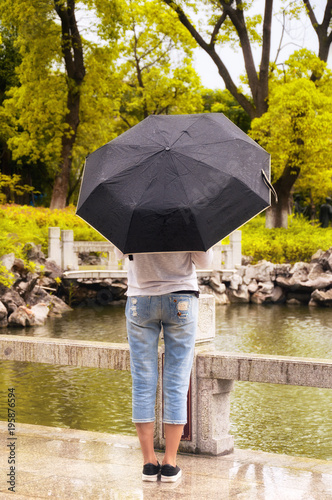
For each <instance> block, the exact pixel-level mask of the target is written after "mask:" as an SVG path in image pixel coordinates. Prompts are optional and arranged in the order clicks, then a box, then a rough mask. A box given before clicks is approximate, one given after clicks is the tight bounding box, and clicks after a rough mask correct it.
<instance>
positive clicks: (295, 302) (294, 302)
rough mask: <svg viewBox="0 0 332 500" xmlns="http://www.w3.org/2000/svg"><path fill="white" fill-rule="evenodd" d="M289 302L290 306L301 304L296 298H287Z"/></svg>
mask: <svg viewBox="0 0 332 500" xmlns="http://www.w3.org/2000/svg"><path fill="white" fill-rule="evenodd" d="M287 304H289V305H290V306H300V305H301V302H300V301H299V300H296V299H287Z"/></svg>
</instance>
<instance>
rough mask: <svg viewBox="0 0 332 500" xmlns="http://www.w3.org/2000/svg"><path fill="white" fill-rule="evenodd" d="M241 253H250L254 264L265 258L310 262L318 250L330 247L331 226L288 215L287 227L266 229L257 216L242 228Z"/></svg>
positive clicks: (263, 218) (260, 217)
mask: <svg viewBox="0 0 332 500" xmlns="http://www.w3.org/2000/svg"><path fill="white" fill-rule="evenodd" d="M241 229H242V253H243V255H247V256H252V257H253V263H257V262H258V261H259V260H262V259H266V260H268V261H270V262H273V263H276V264H277V263H279V264H282V263H284V262H289V263H295V262H300V261H302V262H310V260H311V257H312V255H313V254H314V253H316V252H317V250H319V249H322V250H328V249H329V248H330V247H331V246H332V227H329V228H326V229H324V228H321V227H320V226H319V225H318V224H314V225H312V224H311V222H310V221H308V220H307V219H305V218H304V217H294V216H290V217H289V224H288V229H283V228H277V229H266V228H265V217H264V216H263V215H260V216H258V217H256V218H255V219H253V220H251V221H250V222H248V223H247V224H245V225H244V226H243V227H242V228H241Z"/></svg>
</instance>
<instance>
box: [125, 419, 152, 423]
mask: <svg viewBox="0 0 332 500" xmlns="http://www.w3.org/2000/svg"><path fill="white" fill-rule="evenodd" d="M131 421H132V422H133V423H134V424H150V423H151V422H155V419H153V420H146V419H142V420H136V419H135V420H134V419H132V420H131Z"/></svg>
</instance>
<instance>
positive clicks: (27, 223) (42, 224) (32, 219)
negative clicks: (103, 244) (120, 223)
mask: <svg viewBox="0 0 332 500" xmlns="http://www.w3.org/2000/svg"><path fill="white" fill-rule="evenodd" d="M48 227H61V229H73V231H74V238H75V240H80V241H81V240H92V241H93V240H104V238H103V237H102V236H101V235H100V234H99V233H97V231H95V230H94V229H92V228H91V227H90V226H89V225H88V224H86V222H84V221H83V220H82V219H80V218H79V217H77V216H76V215H75V208H74V207H73V206H69V207H67V208H65V209H63V210H57V209H55V210H51V209H49V208H44V207H39V208H34V207H30V206H26V205H24V206H21V205H0V256H1V255H4V254H7V253H11V252H14V253H15V255H16V256H17V257H20V258H23V259H24V258H25V256H24V254H23V247H24V245H25V244H26V243H29V242H31V243H34V244H36V245H42V250H43V252H44V253H45V254H47V247H48Z"/></svg>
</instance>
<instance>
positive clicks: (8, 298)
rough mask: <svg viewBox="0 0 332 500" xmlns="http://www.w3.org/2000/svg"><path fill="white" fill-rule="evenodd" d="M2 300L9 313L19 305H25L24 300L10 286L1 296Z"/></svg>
mask: <svg viewBox="0 0 332 500" xmlns="http://www.w3.org/2000/svg"><path fill="white" fill-rule="evenodd" d="M1 302H2V303H3V304H4V305H5V306H6V308H7V310H8V313H13V312H14V311H15V310H16V309H17V308H18V307H20V306H24V300H23V299H22V298H21V297H20V295H19V294H18V293H17V292H16V291H15V290H12V289H10V288H7V291H6V292H5V293H4V294H3V295H2V296H1Z"/></svg>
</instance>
